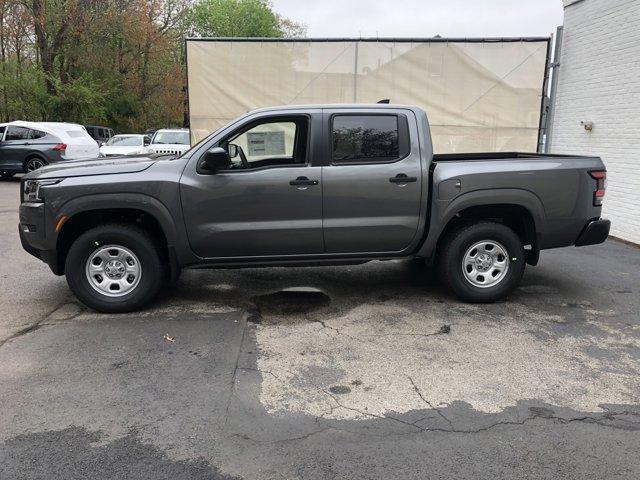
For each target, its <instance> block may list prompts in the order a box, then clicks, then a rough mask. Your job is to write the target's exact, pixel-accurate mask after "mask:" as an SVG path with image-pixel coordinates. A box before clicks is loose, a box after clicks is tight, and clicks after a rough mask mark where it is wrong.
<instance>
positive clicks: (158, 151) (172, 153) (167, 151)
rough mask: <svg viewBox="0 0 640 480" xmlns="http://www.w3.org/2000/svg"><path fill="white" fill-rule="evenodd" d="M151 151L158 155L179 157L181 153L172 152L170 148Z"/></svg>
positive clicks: (177, 151) (178, 151)
mask: <svg viewBox="0 0 640 480" xmlns="http://www.w3.org/2000/svg"><path fill="white" fill-rule="evenodd" d="M153 151H154V152H156V153H159V154H160V155H180V154H181V153H182V151H180V150H172V149H170V148H154V149H153Z"/></svg>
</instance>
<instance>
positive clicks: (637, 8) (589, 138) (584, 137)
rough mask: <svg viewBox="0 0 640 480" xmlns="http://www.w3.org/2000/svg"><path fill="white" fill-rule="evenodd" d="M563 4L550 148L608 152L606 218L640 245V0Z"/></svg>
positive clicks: (621, 234)
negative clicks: (585, 124)
mask: <svg viewBox="0 0 640 480" xmlns="http://www.w3.org/2000/svg"><path fill="white" fill-rule="evenodd" d="M564 4H565V11H564V38H563V43H562V58H561V60H560V63H561V65H560V68H559V72H560V73H559V77H558V89H557V94H556V95H557V96H556V110H555V114H554V118H553V134H552V139H551V151H552V152H554V153H575V154H587V155H598V156H600V157H602V159H603V161H604V162H605V164H606V166H607V171H608V188H607V196H606V198H605V206H604V209H603V216H604V217H607V218H610V219H611V221H612V231H611V234H612V235H615V236H617V237H620V238H623V239H625V240H629V241H631V242H634V243H638V244H640V0H565V1H564ZM582 120H584V121H592V122H593V123H594V129H593V131H592V132H591V133H587V132H586V131H585V130H584V128H582V127H581V126H580V121H582Z"/></svg>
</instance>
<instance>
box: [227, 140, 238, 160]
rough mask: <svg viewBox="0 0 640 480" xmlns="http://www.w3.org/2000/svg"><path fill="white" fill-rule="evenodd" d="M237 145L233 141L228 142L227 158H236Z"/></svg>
mask: <svg viewBox="0 0 640 480" xmlns="http://www.w3.org/2000/svg"><path fill="white" fill-rule="evenodd" d="M238 150H239V147H238V145H236V144H235V143H230V144H229V158H236V157H237V156H238V153H239V151H238Z"/></svg>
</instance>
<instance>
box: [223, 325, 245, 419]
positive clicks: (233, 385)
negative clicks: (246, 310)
mask: <svg viewBox="0 0 640 480" xmlns="http://www.w3.org/2000/svg"><path fill="white" fill-rule="evenodd" d="M242 321H243V322H244V325H243V326H242V335H241V336H240V344H239V345H238V354H237V355H236V362H235V365H234V367H233V375H232V377H231V387H230V389H229V397H228V398H227V405H226V407H225V409H224V424H225V425H226V424H227V422H228V421H229V408H230V407H231V399H232V398H233V396H234V394H235V389H236V377H237V376H238V365H239V363H240V356H241V355H242V348H243V347H244V337H245V333H246V331H247V321H246V319H244V318H243V320H242Z"/></svg>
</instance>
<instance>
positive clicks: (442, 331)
mask: <svg viewBox="0 0 640 480" xmlns="http://www.w3.org/2000/svg"><path fill="white" fill-rule="evenodd" d="M311 322H312V323H319V324H320V325H322V327H323V328H326V329H328V330H332V331H334V332H336V333H337V334H338V335H342V336H345V337H347V338H350V339H352V340H355V341H357V342H367V343H375V342H372V341H371V340H369V339H368V338H379V337H395V336H398V337H436V336H439V335H448V334H449V333H450V332H451V325H449V324H444V325H442V326H441V327H440V329H439V330H438V331H437V332H433V333H376V334H362V335H360V337H367V339H366V340H365V339H363V338H358V337H354V336H353V335H350V334H348V333H344V332H343V331H342V330H340V329H339V328H336V327H332V326H330V325H327V323H326V322H325V321H324V320H320V319H311Z"/></svg>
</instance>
